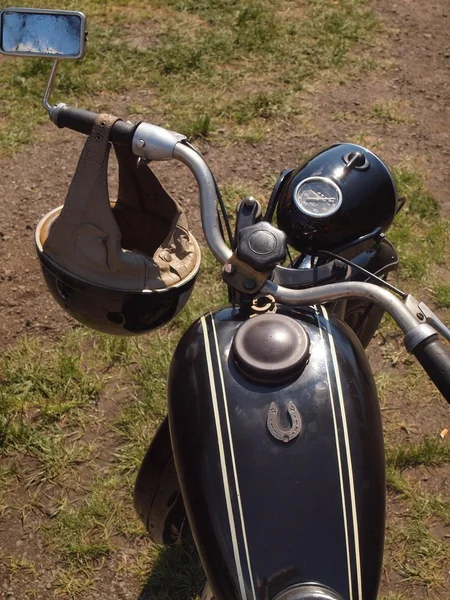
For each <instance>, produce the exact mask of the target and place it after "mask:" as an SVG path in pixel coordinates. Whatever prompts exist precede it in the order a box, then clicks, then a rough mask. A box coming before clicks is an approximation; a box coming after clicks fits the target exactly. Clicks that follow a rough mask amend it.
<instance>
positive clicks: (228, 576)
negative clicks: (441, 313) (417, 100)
mask: <svg viewBox="0 0 450 600" xmlns="http://www.w3.org/2000/svg"><path fill="white" fill-rule="evenodd" d="M0 19H1V51H2V52H3V53H6V54H11V55H21V56H23V55H26V56H41V57H42V56H47V57H49V56H52V57H53V58H54V59H56V60H55V62H54V65H53V68H52V72H51V75H50V79H49V83H48V85H47V89H46V92H45V95H44V102H43V103H44V106H45V108H46V109H47V111H48V113H49V116H50V119H51V120H52V121H53V123H55V125H57V126H58V127H60V128H62V127H68V128H70V129H72V130H74V131H77V132H80V133H83V134H86V135H88V136H89V137H88V141H87V143H86V145H85V148H84V150H83V153H82V156H81V159H80V163H79V165H78V168H77V173H76V174H75V176H74V179H73V181H72V184H71V187H70V190H69V193H68V196H67V199H66V203H65V205H64V208H62V207H59V208H58V209H55V210H53V211H51V213H49V214H48V215H46V216H45V217H44V218H43V219H42V220H41V222H40V223H39V225H38V227H37V230H36V248H37V253H38V257H39V259H40V263H41V267H42V271H43V275H44V278H45V280H46V283H47V286H48V287H49V289H50V291H51V293H52V295H53V296H54V298H55V300H56V301H57V302H58V303H59V304H60V305H61V307H62V308H63V309H64V310H66V311H67V312H68V313H69V314H71V315H72V316H73V317H74V318H76V319H77V320H79V321H81V322H83V323H84V324H86V325H87V326H90V327H93V328H95V329H98V330H101V331H105V332H109V333H112V334H123V335H134V334H141V333H145V332H147V331H150V330H152V329H154V328H156V327H159V326H161V325H164V324H165V323H167V322H168V321H170V319H172V318H173V317H174V316H175V315H176V314H177V313H178V312H179V311H180V310H181V308H182V307H183V306H184V304H185V303H186V302H187V301H188V298H189V295H190V293H191V291H192V288H193V286H194V284H195V278H196V275H197V273H198V269H199V266H200V249H199V246H198V244H197V242H196V241H195V239H194V238H193V236H192V234H191V233H190V232H189V230H188V228H187V224H186V222H185V218H184V216H183V215H182V211H181V208H180V207H179V206H178V205H177V204H176V203H175V202H174V201H173V200H172V199H171V198H170V197H169V196H168V194H167V193H166V192H165V190H164V189H163V188H162V186H161V185H160V184H159V182H158V180H157V179H156V177H155V175H154V174H153V173H152V171H151V170H150V168H149V166H148V163H149V162H150V161H168V160H178V161H180V162H181V163H183V164H184V165H186V166H187V167H188V169H190V171H191V172H192V173H193V175H194V177H195V179H196V181H197V184H198V188H199V197H200V212H201V220H202V227H203V232H204V236H205V240H206V243H207V245H208V247H209V249H210V250H211V252H212V254H213V255H214V257H215V258H216V260H217V261H218V262H219V263H220V264H221V265H222V276H223V280H224V282H225V284H226V285H227V286H228V290H229V300H230V302H229V305H228V306H225V307H223V308H220V309H215V310H212V311H210V312H209V313H208V314H206V315H203V316H201V317H200V318H199V319H198V320H196V321H195V322H194V323H193V324H192V325H191V326H190V327H189V329H188V330H187V331H186V332H185V333H184V335H183V337H182V338H181V340H180V342H179V344H178V346H177V348H176V350H175V352H174V355H173V358H172V362H171V367H170V374H169V381H168V417H167V418H166V419H165V420H164V421H163V423H162V425H161V426H160V428H159V430H158V431H157V433H156V435H155V437H154V439H153V441H152V442H151V444H150V447H149V449H148V451H147V453H146V456H145V458H144V460H143V463H142V465H141V468H140V470H139V473H138V475H137V480H136V486H135V496H134V502H135V507H136V510H137V512H138V514H139V516H140V518H141V520H142V521H143V523H144V525H145V527H146V528H147V530H148V532H149V534H150V536H151V538H152V540H153V541H155V542H158V543H163V544H173V543H175V542H176V541H177V540H179V538H180V536H181V535H182V532H183V528H184V526H186V527H189V529H190V531H191V532H192V535H193V538H194V541H195V544H196V547H197V550H198V553H199V556H200V559H201V562H202V565H203V568H204V571H205V574H206V577H207V581H208V584H207V586H206V588H205V591H204V594H203V598H210V597H214V598H216V599H217V600H231V599H235V600H244V599H253V600H256V599H257V598H258V599H264V600H266V599H267V600H319V599H320V600H375V599H376V597H377V593H378V587H379V581H380V575H381V567H382V557H383V543H384V522H385V485H386V480H385V464H384V445H383V433H382V424H381V414H380V408H379V403H378V398H377V391H376V386H375V383H374V379H373V375H372V372H371V369H370V366H369V363H368V360H367V358H366V354H365V351H364V349H365V347H366V346H367V345H368V343H369V342H370V340H371V339H372V337H373V335H374V333H375V331H376V329H377V327H378V325H379V323H380V320H381V318H382V316H383V314H384V313H385V312H387V313H389V314H390V315H391V317H392V318H393V319H394V320H395V322H396V323H397V324H398V325H399V327H400V328H401V330H402V331H403V332H404V344H405V347H406V349H407V350H408V352H410V353H412V354H414V355H415V357H416V358H417V360H418V361H419V362H420V363H421V365H422V366H423V368H424V369H425V371H426V373H427V374H428V376H429V377H430V379H431V380H432V381H433V382H434V383H435V385H436V386H437V388H438V389H439V390H440V392H441V393H442V395H443V396H444V398H445V399H446V400H447V401H448V402H450V352H449V350H448V349H447V347H446V346H445V345H444V344H442V343H441V341H440V340H439V337H438V336H439V334H441V335H442V336H443V337H444V338H446V339H447V340H450V331H449V329H448V328H447V327H446V326H445V325H444V324H443V323H442V322H441V321H440V320H439V319H438V318H437V317H436V315H435V314H434V313H433V312H432V311H431V310H430V309H429V308H428V307H427V306H426V305H425V304H424V303H423V302H420V301H418V300H416V299H415V298H414V297H413V296H411V295H409V294H406V293H404V292H402V291H401V290H399V289H397V288H395V287H394V286H393V285H391V284H390V283H389V282H388V281H387V276H388V274H389V273H390V272H392V271H395V270H396V269H397V267H398V256H397V253H396V251H395V249H394V247H393V246H392V244H391V243H390V242H389V241H388V239H387V238H386V236H385V232H386V231H387V229H388V228H389V226H390V224H391V223H392V221H393V219H394V218H395V215H396V214H397V212H398V210H400V208H401V206H402V203H403V201H402V199H400V198H398V195H397V192H396V188H395V183H394V181H393V179H392V177H391V174H390V172H389V170H388V168H387V167H386V165H385V164H384V163H383V162H382V161H381V160H380V159H379V158H378V157H377V156H376V155H375V154H373V153H372V152H370V151H369V150H367V149H366V148H363V147H361V146H358V145H355V144H335V145H333V146H332V147H330V148H327V149H325V150H322V151H321V152H319V153H318V154H316V155H315V156H314V157H312V158H311V159H310V160H308V161H307V162H306V163H305V164H304V165H302V166H300V167H299V168H296V169H287V170H285V171H283V172H282V173H281V175H280V177H279V179H278V181H277V183H276V185H275V187H274V189H273V192H272V194H271V197H270V200H269V203H268V206H267V210H266V211H265V213H264V214H263V210H262V207H261V205H260V204H259V203H258V202H257V201H256V200H254V199H253V198H252V197H248V198H245V199H243V200H242V201H241V202H240V203H239V205H238V207H237V216H236V225H235V231H234V232H232V231H231V228H230V226H229V223H228V222H227V216H226V211H225V210H224V207H223V202H222V199H221V196H220V191H219V189H218V186H217V184H216V181H215V179H214V176H213V174H212V172H211V170H210V169H209V167H208V165H207V164H206V162H205V161H204V159H203V157H202V156H201V154H200V153H199V152H198V151H197V150H196V149H195V148H194V147H193V146H192V145H191V144H190V143H189V142H188V141H187V139H186V138H185V137H184V136H182V135H179V134H177V133H174V132H171V131H168V130H166V129H164V128H161V127H158V126H155V125H152V124H149V123H139V124H137V125H133V124H131V123H128V122H124V121H121V120H119V119H116V118H115V117H111V116H110V115H97V114H96V113H92V112H89V111H85V110H81V109H76V108H73V107H70V106H67V105H66V104H57V105H50V103H49V95H50V91H51V87H52V84H53V81H54V78H55V75H56V69H57V66H58V64H59V60H61V59H63V58H72V59H75V58H81V57H82V56H83V54H84V50H85V31H86V27H85V19H84V16H83V15H82V14H81V13H78V12H70V11H45V10H32V9H17V8H14V9H5V10H3V11H1V13H0ZM111 144H112V145H113V146H114V148H115V151H116V154H117V156H118V160H119V198H118V201H117V202H116V203H113V202H110V201H109V197H108V195H107V191H105V190H106V188H105V184H104V182H105V176H106V168H107V157H108V153H109V148H110V146H111ZM136 160H137V161H138V164H137V163H136ZM99 198H100V199H101V202H100V200H99ZM217 206H219V207H221V210H222V217H220V213H219V212H218V209H217ZM143 207H144V208H145V210H144V208H143ZM275 214H276V221H277V226H275V225H274V224H273V222H274V218H275ZM136 215H137V216H136ZM222 220H223V221H224V222H225V230H226V231H227V233H228V236H229V244H228V245H227V243H226V242H225V235H224V227H223V225H222ZM155 223H156V224H155ZM138 229H139V230H141V231H140V232H139V236H135V230H138ZM133 236H135V237H133ZM137 237H139V239H137ZM153 237H156V241H155V240H153V242H152V244H151V245H150V246H149V238H153ZM294 252H295V253H297V255H296V256H295V257H292V256H291V253H294ZM287 255H288V257H289V260H288V261H287V263H286V256H287ZM149 256H150V258H151V260H150V259H149V258H148V257H149ZM75 263H76V264H75ZM92 265H94V266H92ZM186 527H185V529H186Z"/></svg>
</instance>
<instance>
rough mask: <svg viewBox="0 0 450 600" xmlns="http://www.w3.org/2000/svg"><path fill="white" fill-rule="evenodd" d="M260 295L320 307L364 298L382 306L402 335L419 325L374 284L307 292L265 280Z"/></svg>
mask: <svg viewBox="0 0 450 600" xmlns="http://www.w3.org/2000/svg"><path fill="white" fill-rule="evenodd" d="M260 293H263V294H272V296H273V297H274V298H275V300H276V301H277V302H280V303H281V304H286V305H290V306H302V305H303V306H308V305H311V304H323V303H324V302H330V301H331V300H340V299H341V298H363V299H365V300H371V301H372V302H375V303H376V304H379V305H380V306H382V307H383V308H384V309H385V310H386V311H387V312H388V313H389V314H390V315H391V316H392V317H393V319H394V320H395V321H396V323H397V324H398V325H399V327H400V328H401V329H402V330H403V331H404V332H405V333H408V331H411V329H414V328H415V327H417V326H418V325H419V323H420V322H419V321H418V320H417V319H416V317H415V316H414V315H412V314H411V313H410V312H409V310H408V309H407V308H406V306H405V305H404V304H403V302H402V301H401V300H400V299H399V298H397V297H396V296H394V295H393V294H392V293H391V292H388V291H387V290H385V289H383V288H381V287H379V286H378V285H375V284H373V283H365V282H360V281H346V282H340V283H331V284H329V285H322V286H319V287H317V288H311V289H306V290H291V289H289V288H285V287H282V286H279V285H277V284H275V283H273V282H272V281H266V282H265V284H264V285H263V286H262V288H261V289H260Z"/></svg>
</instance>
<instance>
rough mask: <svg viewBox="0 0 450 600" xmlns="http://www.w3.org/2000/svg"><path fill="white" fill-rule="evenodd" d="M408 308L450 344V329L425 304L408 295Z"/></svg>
mask: <svg viewBox="0 0 450 600" xmlns="http://www.w3.org/2000/svg"><path fill="white" fill-rule="evenodd" d="M405 306H406V308H407V309H408V310H409V312H410V313H411V314H413V315H414V316H415V317H417V318H418V319H419V321H421V322H422V323H427V324H428V325H431V327H433V329H434V330H435V331H437V332H438V333H440V334H441V335H442V336H443V337H444V338H445V339H446V340H447V341H449V342H450V329H448V327H447V326H446V325H444V323H443V322H442V321H441V320H440V319H439V318H438V317H437V316H436V315H435V314H434V312H433V311H432V310H431V309H430V308H429V307H428V306H427V305H426V304H425V303H424V302H419V301H418V300H416V298H414V296H412V295H411V294H409V295H408V297H407V298H406V302H405Z"/></svg>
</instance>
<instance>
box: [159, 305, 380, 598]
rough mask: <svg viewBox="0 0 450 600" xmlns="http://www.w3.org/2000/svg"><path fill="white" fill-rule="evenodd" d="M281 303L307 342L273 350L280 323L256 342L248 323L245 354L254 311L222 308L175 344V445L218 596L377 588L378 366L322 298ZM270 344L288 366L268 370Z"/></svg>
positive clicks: (352, 593) (366, 592)
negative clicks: (302, 588) (304, 305)
mask: <svg viewBox="0 0 450 600" xmlns="http://www.w3.org/2000/svg"><path fill="white" fill-rule="evenodd" d="M278 314H280V315H284V319H286V320H287V321H290V322H292V324H293V327H290V326H288V327H287V337H288V338H289V336H291V333H289V332H290V331H292V336H294V338H295V335H296V333H295V332H296V331H297V329H296V328H300V329H302V330H303V331H304V333H305V334H306V340H307V342H309V346H308V348H307V349H306V351H305V352H303V356H302V352H298V351H297V350H296V347H295V343H294V344H292V343H291V342H292V340H291V341H290V342H289V343H290V344H291V350H287V354H288V355H289V356H277V352H278V351H277V349H276V344H277V332H276V331H275V332H274V331H273V330H272V331H271V332H268V333H267V335H266V339H265V340H264V339H263V338H264V327H263V328H261V327H260V328H259V329H260V333H259V334H258V335H260V336H261V335H262V338H261V343H260V345H261V350H258V344H257V343H256V344H255V339H256V340H257V339H258V337H257V335H256V334H255V333H254V332H255V331H256V329H255V327H253V325H252V326H251V327H250V330H251V331H252V332H253V333H252V335H253V338H252V340H250V341H251V343H250V344H247V349H246V351H248V353H249V356H247V355H245V356H244V358H243V355H242V352H243V351H242V348H237V346H238V344H237V342H236V340H237V339H238V337H239V335H240V336H241V338H242V331H243V330H244V327H246V328H247V329H248V328H249V321H248V320H245V319H244V317H243V316H241V315H240V314H239V313H237V312H236V311H234V310H233V309H231V308H225V309H220V310H218V311H216V312H214V313H210V314H208V315H206V316H204V317H202V318H201V319H199V320H198V321H197V322H196V323H194V324H193V325H192V326H191V327H190V328H189V330H188V331H187V332H186V333H185V335H184V336H183V338H182V340H181V341H180V343H179V345H178V347H177V350H176V352H175V354H174V357H173V361H172V365H171V370H170V378H169V422H170V431H171V437H172V447H173V451H174V457H175V464H176V468H177V472H178V477H179V480H180V485H181V490H182V495H183V500H184V504H185V506H186V511H187V514H188V519H189V523H190V526H191V529H192V532H193V535H194V538H195V541H196V544H197V548H198V550H199V553H200V557H201V560H202V564H203V567H204V569H205V572H206V575H207V578H208V581H209V583H210V585H211V588H212V590H213V593H214V596H215V598H216V600H238V599H239V600H244V599H248V600H250V599H251V600H256V599H259V600H263V599H264V600H271V599H273V598H274V597H275V596H276V595H277V594H280V593H281V592H282V591H283V590H285V589H286V588H288V587H289V586H298V585H299V584H302V583H313V582H315V583H316V584H318V585H320V586H327V588H329V589H330V590H332V593H335V594H336V597H338V595H340V596H342V598H343V599H344V600H375V599H376V596H377V591H378V585H379V578H380V572H381V563H382V554H383V540H384V517H385V471H384V451H383V436H382V427H381V418H380V410H379V404H378V399H377V394H376V389H375V385H374V381H373V377H372V374H371V370H370V367H369V365H368V362H367V359H366V356H365V354H364V351H363V349H362V347H361V345H360V343H359V341H358V340H357V338H356V336H355V335H354V334H353V332H352V331H351V330H350V328H349V327H348V326H347V325H345V324H344V323H342V322H341V321H340V320H338V319H337V318H335V317H334V316H332V315H331V314H328V313H327V311H326V309H325V308H320V307H319V308H317V309H315V308H310V309H305V310H304V311H297V310H290V309H289V310H288V309H283V308H281V307H280V308H279V310H278ZM262 318H263V317H259V316H257V317H255V318H254V319H251V321H252V322H254V323H255V326H256V324H257V323H258V320H259V319H262ZM262 322H263V321H260V322H259V323H260V324H261V323H262ZM240 328H242V329H241V334H239V330H240ZM237 334H238V336H237ZM255 335H256V337H255ZM300 338H301V334H300ZM300 338H299V339H300ZM241 341H242V339H241ZM247 341H248V339H247ZM245 342H246V340H245V339H244V347H245V346H246V344H245ZM283 343H284V342H283ZM303 343H306V342H305V339H303V341H301V344H303ZM274 344H275V345H274ZM262 348H264V350H262ZM303 350H304V348H303ZM270 352H272V356H273V361H274V363H279V364H281V363H283V361H284V362H286V361H287V363H289V364H290V367H289V365H288V371H289V368H290V369H291V370H290V371H289V372H288V371H286V370H283V369H284V367H282V370H281V371H280V373H281V376H280V377H279V378H277V377H273V373H272V374H270V373H268V374H267V376H265V368H266V367H264V365H262V366H261V365H260V364H259V362H258V361H259V358H261V356H266V355H267V353H269V354H270ZM283 352H284V351H283ZM244 354H245V352H244ZM291 354H292V356H291ZM252 360H256V363H257V365H256V368H255V366H254V365H253V366H252V364H251V363H252ZM271 360H272V359H271ZM271 360H269V361H268V366H267V369H268V371H270V370H271V367H270V362H271ZM295 361H297V363H296V367H293V366H292V364H293V362H295ZM237 363H238V364H237ZM249 364H250V367H249V366H248V365H249ZM283 364H284V363H283ZM276 368H278V367H276ZM283 379H284V383H282V382H281V380H283ZM330 593H331V592H330ZM333 597H334V596H333Z"/></svg>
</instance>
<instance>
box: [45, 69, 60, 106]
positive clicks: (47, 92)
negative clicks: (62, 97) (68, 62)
mask: <svg viewBox="0 0 450 600" xmlns="http://www.w3.org/2000/svg"><path fill="white" fill-rule="evenodd" d="M58 66H59V61H58V60H55V62H54V63H53V67H52V70H51V72H50V77H49V78H48V81H47V87H46V89H45V93H44V97H43V98H42V104H43V105H44V108H45V110H46V111H47V112H48V114H49V115H50V118H51V116H52V108H53V107H52V106H50V104H49V101H48V99H49V97H50V92H51V91H52V87H53V83H54V81H55V77H56V71H57V70H58Z"/></svg>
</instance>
